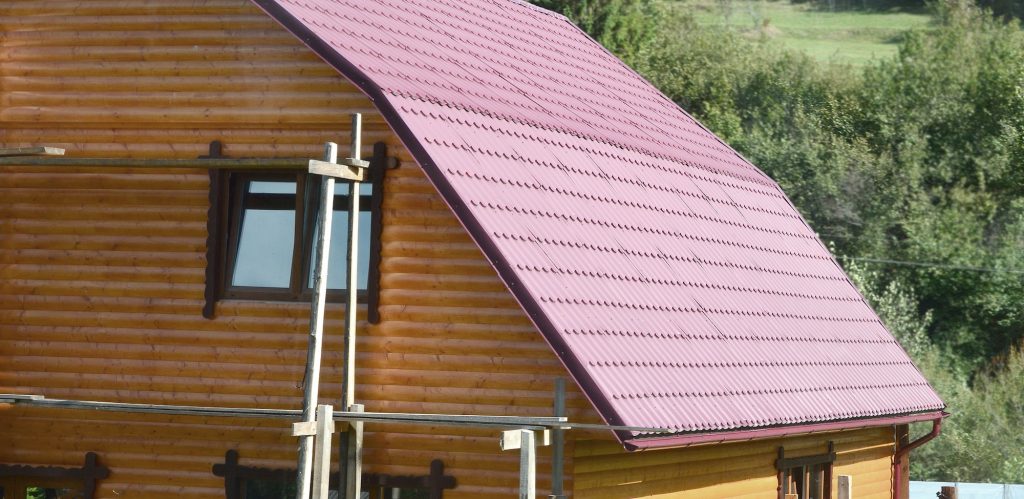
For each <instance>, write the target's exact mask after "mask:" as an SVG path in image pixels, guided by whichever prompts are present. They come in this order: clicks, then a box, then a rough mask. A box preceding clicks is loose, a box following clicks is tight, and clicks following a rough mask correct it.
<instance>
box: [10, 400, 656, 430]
mask: <svg viewBox="0 0 1024 499" xmlns="http://www.w3.org/2000/svg"><path fill="white" fill-rule="evenodd" d="M0 403H13V404H19V405H33V406H41V407H54V408H63V409H84V410H94V411H112V412H134V413H146V414H167V415H176V416H222V417H241V418H277V419H288V420H298V419H300V418H301V417H302V411H301V410H298V409H260V408H247V407H200V406H189V405H163V404H131V403H126V402H100V401H94V400H62V399H49V398H45V397H43V396H40V395H20V394H0ZM333 419H334V420H335V421H364V422H368V423H401V424H424V425H449V426H476V427H491V428H505V429H511V428H526V429H538V430H542V429H548V428H561V429H586V430H620V431H633V432H649V433H671V432H672V431H671V430H666V429H663V428H646V427H635V426H609V425H601V424H583V423H570V422H569V421H568V419H567V418H564V417H526V416H484V415H466V414H415V413H400V412H349V411H334V418H333Z"/></svg>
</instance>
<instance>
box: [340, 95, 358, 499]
mask: <svg viewBox="0 0 1024 499" xmlns="http://www.w3.org/2000/svg"><path fill="white" fill-rule="evenodd" d="M362 134H363V116H362V115H361V114H358V113H357V114H353V115H352V156H351V157H352V159H355V160H360V159H362V147H363V144H362V142H363V137H362ZM361 188H362V185H361V182H358V181H354V182H352V183H351V184H349V191H348V260H347V263H348V276H347V277H348V300H347V302H346V308H345V365H344V380H343V382H342V387H343V394H342V395H343V396H344V401H343V406H344V407H345V410H348V411H356V410H361V409H362V406H358V407H357V406H356V310H357V307H358V301H357V299H358V291H359V195H360V189H361ZM362 430H363V423H362V422H354V423H353V424H350V425H349V426H348V430H347V435H346V438H345V442H346V447H347V449H346V452H345V456H346V457H345V459H346V463H345V470H346V474H347V477H346V479H345V486H346V489H347V490H346V494H345V497H346V498H348V499H359V495H360V489H361V485H362V484H361V483H360V481H361V478H362V477H361V474H362V444H363V434H362V433H363V431H362Z"/></svg>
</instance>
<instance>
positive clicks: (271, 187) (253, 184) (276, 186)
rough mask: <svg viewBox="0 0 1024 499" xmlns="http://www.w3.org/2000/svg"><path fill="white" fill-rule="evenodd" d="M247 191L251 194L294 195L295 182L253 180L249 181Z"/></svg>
mask: <svg viewBox="0 0 1024 499" xmlns="http://www.w3.org/2000/svg"><path fill="white" fill-rule="evenodd" d="M249 192H250V193H253V194H291V195H295V182H278V181H264V180H253V181H250V182H249Z"/></svg>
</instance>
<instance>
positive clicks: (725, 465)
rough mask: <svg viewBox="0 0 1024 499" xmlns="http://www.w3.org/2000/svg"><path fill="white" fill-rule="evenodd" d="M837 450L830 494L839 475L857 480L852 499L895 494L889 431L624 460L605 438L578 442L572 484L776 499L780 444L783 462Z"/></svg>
mask: <svg viewBox="0 0 1024 499" xmlns="http://www.w3.org/2000/svg"><path fill="white" fill-rule="evenodd" d="M829 441H832V442H833V443H834V445H835V453H836V460H835V463H834V466H833V469H832V497H836V495H837V490H838V489H837V487H838V485H837V483H836V482H837V477H838V476H839V475H850V476H852V477H853V497H857V498H858V499H887V498H891V497H892V456H893V450H894V448H895V439H894V433H893V429H892V428H871V429H864V430H853V431H845V432H836V433H824V434H814V435H807V436H799V437H791V438H781V439H770V440H761V441H755V442H742V443H727V444H718V445H713V446H701V447H691V448H683V449H668V450H652V451H646V452H641V453H637V454H634V455H629V456H626V455H624V451H623V450H622V446H620V445H618V444H616V443H613V442H604V441H577V442H576V444H575V456H574V457H573V463H574V466H575V468H574V485H575V489H574V490H575V493H576V496H577V497H587V498H602V499H604V498H609V499H610V498H621V499H629V498H634V497H673V498H680V499H683V498H696V499H711V498H722V499H726V498H763V499H775V498H776V497H778V495H777V487H778V484H779V479H778V475H777V470H776V468H775V460H776V458H777V457H778V449H779V447H780V446H781V447H783V448H784V449H785V453H786V457H787V458H789V457H801V456H812V455H818V454H824V453H826V451H827V449H828V442H829Z"/></svg>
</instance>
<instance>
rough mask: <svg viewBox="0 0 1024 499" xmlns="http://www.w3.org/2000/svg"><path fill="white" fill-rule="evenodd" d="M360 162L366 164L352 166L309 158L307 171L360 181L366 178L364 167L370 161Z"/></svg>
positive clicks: (368, 164)
mask: <svg viewBox="0 0 1024 499" xmlns="http://www.w3.org/2000/svg"><path fill="white" fill-rule="evenodd" d="M353 164H355V163H353ZM360 164H365V165H366V166H352V165H351V164H343V163H330V162H327V161H317V160H315V159H311V160H309V173H315V174H317V175H323V176H325V177H334V178H340V179H343V180H352V181H354V182H362V181H363V180H365V179H366V170H365V169H366V168H367V167H368V166H370V163H369V162H368V161H362V162H361V163H360Z"/></svg>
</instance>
